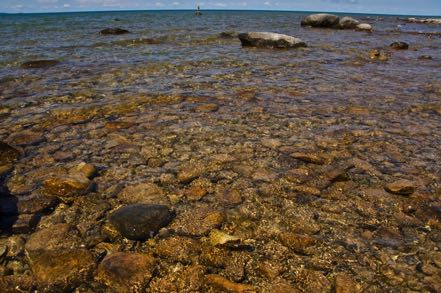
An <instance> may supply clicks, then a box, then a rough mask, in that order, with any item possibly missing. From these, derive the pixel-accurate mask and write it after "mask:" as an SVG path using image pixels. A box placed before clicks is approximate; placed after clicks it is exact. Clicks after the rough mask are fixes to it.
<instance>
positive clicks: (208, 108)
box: [195, 104, 219, 112]
mask: <svg viewBox="0 0 441 293" xmlns="http://www.w3.org/2000/svg"><path fill="white" fill-rule="evenodd" d="M217 110H219V106H218V105H216V104H204V105H200V106H197V107H196V108H195V111H196V112H216V111H217Z"/></svg>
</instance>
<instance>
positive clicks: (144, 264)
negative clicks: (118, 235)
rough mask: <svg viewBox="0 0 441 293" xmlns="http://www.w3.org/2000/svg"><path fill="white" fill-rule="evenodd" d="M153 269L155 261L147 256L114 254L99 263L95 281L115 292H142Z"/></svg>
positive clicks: (126, 253)
mask: <svg viewBox="0 0 441 293" xmlns="http://www.w3.org/2000/svg"><path fill="white" fill-rule="evenodd" d="M155 268H156V260H155V258H154V257H153V256H151V255H149V254H141V253H133V252H115V253H113V254H110V255H108V256H106V257H105V258H104V259H103V261H102V262H101V263H100V265H99V266H98V273H97V276H96V280H97V281H99V282H101V283H104V284H105V285H107V286H108V287H109V288H111V289H112V290H115V291H116V292H127V293H128V292H143V289H144V287H145V286H146V285H147V283H148V282H149V281H150V279H151V278H152V275H153V272H154V270H155Z"/></svg>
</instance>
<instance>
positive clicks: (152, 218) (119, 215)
mask: <svg viewBox="0 0 441 293" xmlns="http://www.w3.org/2000/svg"><path fill="white" fill-rule="evenodd" d="M173 217H174V214H173V213H172V212H171V211H170V210H169V208H168V207H167V206H164V205H154V204H151V205H148V204H133V205H128V206H125V207H122V208H119V209H118V210H116V211H115V212H113V213H112V214H111V215H110V217H109V221H110V223H111V224H112V225H113V226H114V227H115V228H116V230H117V231H118V232H119V233H120V234H121V235H122V236H124V237H126V238H127V239H131V240H145V239H147V238H149V237H152V236H153V235H155V234H156V233H157V232H158V231H159V229H161V228H162V227H165V226H167V225H168V224H169V223H170V222H171V220H172V219H173Z"/></svg>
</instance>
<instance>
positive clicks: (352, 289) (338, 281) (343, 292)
mask: <svg viewBox="0 0 441 293" xmlns="http://www.w3.org/2000/svg"><path fill="white" fill-rule="evenodd" d="M358 292H361V288H360V285H359V284H357V283H356V282H355V281H354V280H353V279H352V278H351V277H349V276H348V275H346V274H344V273H339V274H337V275H336V276H335V293H358Z"/></svg>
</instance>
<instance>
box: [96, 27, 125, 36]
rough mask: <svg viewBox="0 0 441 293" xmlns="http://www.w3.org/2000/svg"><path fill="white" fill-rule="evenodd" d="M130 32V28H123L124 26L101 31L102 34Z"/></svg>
mask: <svg viewBox="0 0 441 293" xmlns="http://www.w3.org/2000/svg"><path fill="white" fill-rule="evenodd" d="M128 33H130V32H129V31H128V30H125V29H122V28H118V27H117V28H106V29H103V30H102V31H100V34H102V35H123V34H128Z"/></svg>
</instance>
